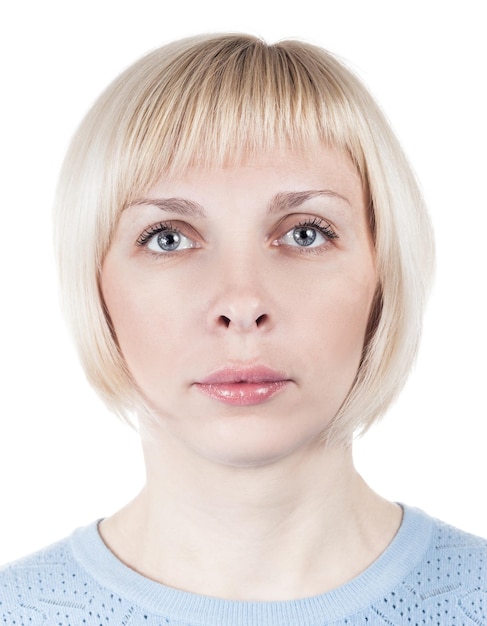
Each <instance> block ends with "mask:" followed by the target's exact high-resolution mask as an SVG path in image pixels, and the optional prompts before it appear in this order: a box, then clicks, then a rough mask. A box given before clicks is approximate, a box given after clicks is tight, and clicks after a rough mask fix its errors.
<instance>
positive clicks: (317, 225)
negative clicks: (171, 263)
mask: <svg viewBox="0 0 487 626" xmlns="http://www.w3.org/2000/svg"><path fill="white" fill-rule="evenodd" d="M297 228H314V229H315V230H317V231H318V232H319V233H320V234H321V235H322V236H323V237H325V238H326V239H328V240H331V239H338V238H339V236H338V234H337V233H336V232H335V231H334V230H333V228H332V227H331V225H330V224H329V223H328V222H326V221H325V220H323V219H321V218H319V217H313V218H312V219H308V220H303V221H300V222H298V223H297V224H295V225H294V226H292V228H290V229H289V230H287V231H286V233H285V234H284V235H286V234H287V233H289V232H291V231H292V230H295V229H297ZM166 230H167V231H172V232H175V233H179V234H183V233H182V232H181V230H180V229H179V228H177V227H175V226H174V225H173V224H172V223H171V222H159V223H158V224H154V225H153V226H149V227H148V228H146V229H145V230H144V231H143V232H142V233H141V234H140V235H139V237H138V238H137V240H136V245H137V246H140V247H147V244H148V243H149V242H150V240H151V239H152V238H153V237H154V236H156V235H158V234H159V233H162V232H164V231H166ZM284 235H282V236H281V237H279V238H278V239H276V240H274V241H279V239H282V237H283V236H284ZM290 247H295V248H299V246H290ZM300 251H302V252H311V251H313V252H317V249H316V248H307V247H306V246H302V247H301V250H300ZM154 254H156V255H157V256H159V255H158V253H154ZM165 254H166V255H167V254H170V253H169V252H166V253H165Z"/></svg>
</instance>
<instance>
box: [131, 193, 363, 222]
mask: <svg viewBox="0 0 487 626" xmlns="http://www.w3.org/2000/svg"><path fill="white" fill-rule="evenodd" d="M318 197H327V198H333V199H335V200H340V201H341V202H345V203H346V204H348V206H349V207H351V204H350V202H349V201H348V200H347V198H345V196H342V195H340V194H339V193H336V191H332V190H331V189H317V190H310V191H288V192H282V193H277V194H276V195H275V196H274V197H273V198H272V200H271V201H270V203H269V206H268V212H269V213H270V214H276V213H281V212H284V211H289V210H292V209H295V208H297V207H299V206H301V205H302V204H304V203H305V202H307V201H308V200H312V199H313V198H318ZM141 205H150V206H155V207H157V208H158V209H161V211H168V212H169V213H178V214H179V215H183V216H185V217H205V215H206V214H205V210H204V208H203V207H202V206H201V204H198V202H195V201H194V200H188V199H186V198H179V197H174V198H142V199H141V200H136V201H135V202H133V203H131V204H130V206H141Z"/></svg>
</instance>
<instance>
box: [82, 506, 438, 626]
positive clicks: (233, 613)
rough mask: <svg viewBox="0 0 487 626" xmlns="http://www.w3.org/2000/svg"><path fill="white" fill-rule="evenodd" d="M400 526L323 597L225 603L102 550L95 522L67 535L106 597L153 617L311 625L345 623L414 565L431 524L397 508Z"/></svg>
mask: <svg viewBox="0 0 487 626" xmlns="http://www.w3.org/2000/svg"><path fill="white" fill-rule="evenodd" d="M401 506H402V508H403V511H404V514H403V519H402V522H401V526H400V527H399V530H398V532H397V533H396V536H395V537H394V539H393V540H392V542H391V543H390V544H389V546H388V547H387V548H386V549H385V551H384V552H383V553H382V554H381V555H380V556H379V557H378V558H377V559H376V560H375V561H374V562H373V563H372V564H371V565H370V566H369V567H368V568H367V569H366V570H365V571H363V572H362V573H361V574H359V575H358V576H356V577H355V578H353V579H352V580H350V581H348V582H347V583H345V584H343V585H341V586H340V587H337V588H336V589H333V590H331V591H327V592H326V593H323V594H320V595H317V596H312V597H309V598H302V599H297V600H286V601H272V602H251V601H241V600H224V599H221V598H214V597H208V596H203V595H198V594H195V593H190V592H187V591H181V590H179V589H174V588H172V587H167V586H166V585H163V584H161V583H158V582H155V581H153V580H151V579H149V578H146V577H145V576H142V575H141V574H139V573H137V572H136V571H134V570H132V569H131V568H129V567H128V566H127V565H125V564H124V563H122V561H120V560H119V559H118V558H117V557H116V556H115V555H114V554H113V553H112V552H111V551H110V549H109V548H108V547H107V546H106V544H105V543H104V542H103V539H102V538H101V536H100V533H99V532H98V523H99V521H98V522H93V523H92V524H89V525H88V526H85V527H83V528H79V529H77V530H76V531H75V532H74V533H73V534H72V535H71V537H70V546H71V549H72V552H73V555H74V558H75V560H76V561H77V562H78V564H79V565H80V566H81V567H82V568H83V569H84V570H85V571H86V572H88V574H90V575H91V577H92V578H94V579H95V580H96V581H97V583H98V584H100V585H101V586H103V587H105V588H107V590H109V591H110V593H112V594H115V595H119V596H120V597H122V598H125V599H126V600H129V601H130V602H133V603H134V604H136V605H138V606H139V607H140V608H141V609H143V610H144V611H147V613H152V614H157V615H160V616H164V617H166V618H169V619H170V620H171V621H172V620H176V621H180V622H183V623H185V624H192V625H194V626H196V625H197V626H205V625H206V624H208V625H210V624H211V625H214V624H225V625H226V626H250V625H253V624H258V625H259V626H282V625H283V624H286V626H312V625H313V624H323V622H324V620H326V621H327V622H331V621H335V620H339V619H344V618H346V617H349V616H351V615H353V614H354V613H357V612H359V611H360V610H362V609H364V608H366V607H367V606H369V605H370V604H372V603H373V602H375V601H376V600H378V599H379V598H382V597H384V595H385V594H386V593H388V592H389V591H390V590H391V589H393V588H394V587H395V586H396V585H397V584H399V583H400V582H401V581H402V580H403V579H404V578H405V576H406V575H407V574H408V573H409V572H410V571H411V569H412V568H413V567H414V566H415V565H416V564H417V563H419V561H420V560H421V558H422V557H423V555H424V553H425V551H426V550H427V549H428V547H429V545H430V541H431V536H432V531H433V527H434V521H433V520H432V518H430V517H428V516H427V515H426V514H425V513H423V512H422V511H420V510H418V509H414V508H412V507H408V506H404V505H401Z"/></svg>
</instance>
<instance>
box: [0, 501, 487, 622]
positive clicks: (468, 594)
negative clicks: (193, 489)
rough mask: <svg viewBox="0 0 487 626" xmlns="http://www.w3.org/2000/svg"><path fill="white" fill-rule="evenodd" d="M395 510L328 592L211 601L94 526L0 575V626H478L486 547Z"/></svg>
mask: <svg viewBox="0 0 487 626" xmlns="http://www.w3.org/2000/svg"><path fill="white" fill-rule="evenodd" d="M403 508H404V517H403V521H402V524H401V527H400V529H399V531H398V533H397V534H396V536H395V538H394V539H393V541H392V543H391V544H390V545H389V546H388V547H387V549H386V550H385V551H384V552H383V553H382V554H381V555H380V556H379V558H378V559H377V560H376V561H375V562H374V563H373V564H372V565H371V566H370V567H369V568H368V569H367V570H365V571H364V572H363V573H362V574H360V575H359V576H357V577H356V578H354V579H353V580H351V581H349V582H348V583H346V584H344V585H342V586H341V587H338V588H337V589H334V590H332V591H329V592H327V593H324V594H321V595H318V596H314V597H310V598H304V599H299V600H291V601H283V602H243V601H231V600H222V599H218V598H210V597H205V596H201V595H197V594H194V593H188V592H185V591H180V590H177V589H173V588H170V587H166V586H164V585H162V584H160V583H157V582H154V581H153V580H149V579H148V578H145V577H143V576H141V575H140V574H138V573H136V572H135V571H134V570H132V569H130V568H129V567H127V566H126V565H124V564H123V563H122V562H121V561H119V560H118V559H117V558H116V557H115V556H114V555H113V554H112V552H110V550H109V549H108V548H107V547H106V545H105V544H104V543H103V541H102V539H101V537H100V535H99V533H98V528H97V523H93V524H91V525H89V526H87V527H84V528H80V529H78V530H76V531H75V532H74V533H73V534H72V535H71V536H70V537H68V538H67V539H65V540H63V541H60V542H58V543H56V544H54V545H53V546H51V547H49V548H46V549H45V550H42V551H40V552H37V553H35V554H33V555H31V556H28V557H26V558H24V559H22V560H20V561H17V562H15V563H13V564H11V565H7V566H5V567H3V568H1V569H0V626H37V625H40V624H42V625H44V626H47V625H48V626H331V625H333V626H345V625H346V626H355V625H357V624H360V625H361V626H385V625H388V626H402V625H403V624H404V625H408V626H420V625H421V626H424V625H428V626H473V625H476V626H487V541H485V540H483V539H480V538H478V537H474V536H472V535H469V534H467V533H464V532H463V531H460V530H457V529H455V528H452V527H451V526H448V525H446V524H444V523H442V522H439V521H437V520H435V519H433V518H431V517H429V516H427V515H426V514H425V513H423V512H421V511H419V510H417V509H414V508H411V507H403Z"/></svg>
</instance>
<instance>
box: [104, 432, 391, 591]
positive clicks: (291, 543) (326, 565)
mask: <svg viewBox="0 0 487 626" xmlns="http://www.w3.org/2000/svg"><path fill="white" fill-rule="evenodd" d="M144 452H145V458H146V466H147V483H146V485H145V487H144V489H143V490H142V492H141V493H140V494H139V495H138V496H137V498H136V499H135V500H134V501H133V502H131V503H130V504H129V505H128V506H127V507H125V508H124V509H122V510H121V511H120V512H118V513H117V514H115V515H114V516H112V517H111V518H108V519H107V520H105V521H104V522H103V523H102V525H101V532H102V536H103V537H104V539H105V541H106V542H107V544H108V545H109V547H110V548H111V549H112V550H113V551H114V552H115V554H117V555H118V556H119V557H120V558H121V559H122V560H123V561H124V562H126V563H127V564H128V565H130V566H131V567H132V568H134V569H136V570H137V571H139V572H140V573H142V574H144V575H146V576H148V577H149V578H152V579H154V580H157V581H159V582H161V583H164V584H167V585H169V586H172V587H176V588H179V589H183V590H187V591H194V592H197V593H200V594H203V595H210V596H216V597H223V598H231V599H245V600H284V599H291V598H297V597H306V596H311V595H316V594H319V593H322V592H324V591H327V590H329V589H332V588H335V587H337V586H339V585H341V584H343V583H344V582H346V581H347V580H350V579H351V578H353V577H354V576H356V575H358V574H359V573H360V572H361V571H363V570H364V569H366V567H368V566H369V565H370V564H371V563H372V562H373V561H374V560H375V559H376V558H377V556H378V555H379V554H380V553H381V552H382V551H383V550H384V549H385V547H386V546H387V544H388V543H389V542H390V541H391V540H392V538H393V536H394V534H395V532H396V531H397V528H398V526H399V523H400V509H399V507H396V506H395V505H392V504H390V503H389V502H386V501H384V500H382V499H381V498H379V497H378V496H377V495H376V494H375V493H374V492H372V491H371V490H370V489H369V487H367V485H366V484H365V483H364V481H363V480H362V479H361V477H360V476H359V475H358V474H357V472H356V470H355V468H354V466H353V461H352V454H351V450H350V449H349V448H334V449H327V448H325V447H323V446H321V445H314V446H310V447H309V448H307V449H305V450H301V451H300V452H297V453H295V454H294V455H290V456H288V457H287V458H286V459H281V460H279V461H275V462H273V463H269V464H267V465H265V466H261V467H245V468H243V467H230V466H226V465H222V464H217V463H213V462H210V461H208V460H204V459H201V458H200V457H197V456H192V455H191V454H189V455H188V454H187V453H183V454H182V453H181V451H180V450H177V449H175V447H174V446H166V445H162V446H161V442H160V441H159V442H158V441H157V440H153V439H148V440H147V441H146V442H145V444H144Z"/></svg>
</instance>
